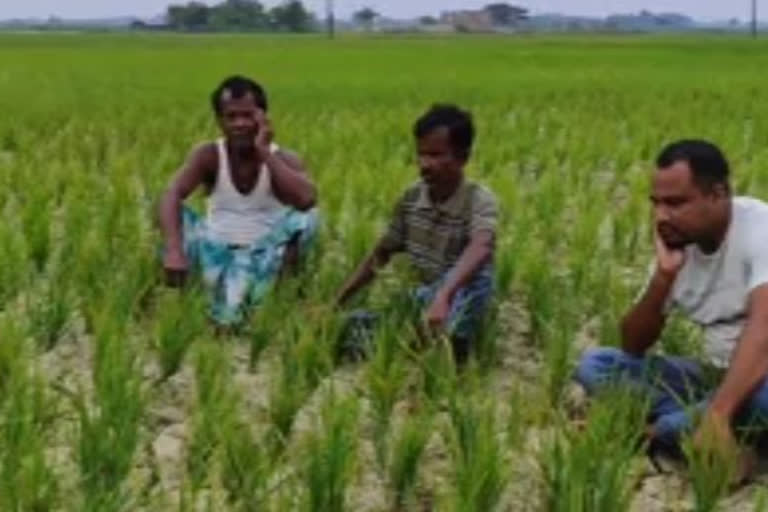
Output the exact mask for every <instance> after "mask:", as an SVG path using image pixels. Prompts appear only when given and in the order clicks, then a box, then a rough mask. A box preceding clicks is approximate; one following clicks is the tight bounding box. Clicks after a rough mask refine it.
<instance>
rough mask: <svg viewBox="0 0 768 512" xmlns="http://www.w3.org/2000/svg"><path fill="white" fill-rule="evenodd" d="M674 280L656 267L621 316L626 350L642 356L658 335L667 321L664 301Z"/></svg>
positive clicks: (622, 338) (622, 336) (623, 342)
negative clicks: (639, 294) (634, 302)
mask: <svg viewBox="0 0 768 512" xmlns="http://www.w3.org/2000/svg"><path fill="white" fill-rule="evenodd" d="M673 283H674V281H673V280H671V279H670V278H669V277H668V276H665V275H664V274H662V273H660V272H658V271H656V272H655V273H654V275H653V277H652V278H651V282H650V284H649V285H648V288H647V289H646V290H645V293H644V294H643V297H642V298H641V299H640V301H639V302H638V303H637V304H635V305H634V306H633V307H632V309H630V310H629V312H628V313H627V314H626V315H625V316H624V319H623V320H622V322H621V340H622V348H623V349H624V351H625V352H627V353H629V354H633V355H636V356H642V355H643V354H644V353H645V351H646V350H648V349H649V348H650V347H651V346H653V344H654V343H656V341H657V340H658V339H659V336H660V335H661V331H662V330H663V329H664V324H665V323H666V321H667V317H666V315H665V313H664V304H665V302H666V300H667V297H668V296H669V293H670V291H671V289H672V285H673Z"/></svg>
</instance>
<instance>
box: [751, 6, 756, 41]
mask: <svg viewBox="0 0 768 512" xmlns="http://www.w3.org/2000/svg"><path fill="white" fill-rule="evenodd" d="M752 38H757V0H752Z"/></svg>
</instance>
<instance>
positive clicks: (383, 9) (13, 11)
mask: <svg viewBox="0 0 768 512" xmlns="http://www.w3.org/2000/svg"><path fill="white" fill-rule="evenodd" d="M203 1H205V3H208V4H215V3H218V2H217V0H203ZM262 1H263V3H265V4H267V5H274V4H275V3H277V1H276V0H266V1H264V0H262ZM185 2H186V0H183V1H181V0H175V1H168V0H131V1H130V2H125V1H118V0H0V19H8V18H23V17H47V16H49V15H55V16H60V17H64V18H84V17H85V18H97V17H109V16H122V15H138V16H153V15H156V14H160V13H162V12H165V7H166V6H167V5H168V4H169V3H185ZM489 2H490V0H336V10H337V12H338V13H339V15H341V16H342V17H347V16H348V15H349V14H350V13H351V12H353V11H355V10H356V9H359V8H360V7H363V6H370V7H373V8H374V9H376V10H377V11H378V12H380V13H381V14H384V15H386V16H390V17H396V18H400V17H403V18H404V17H415V16H420V15H422V14H437V13H439V12H440V11H443V10H453V9H462V8H465V9H466V8H476V7H482V6H483V5H485V4H487V3H489ZM304 3H305V5H307V6H308V7H309V8H310V9H312V10H314V11H315V12H317V13H322V12H324V5H325V2H324V0H304ZM509 3H513V4H517V5H522V6H524V7H527V8H529V9H530V10H531V11H532V12H534V13H544V12H562V13H565V14H585V15H605V14H609V13H616V12H636V11H639V10H640V9H649V10H651V11H664V12H670V11H675V12H682V13H685V14H688V15H690V16H693V17H695V18H697V19H701V20H721V19H727V18H731V17H738V18H742V19H747V18H748V16H749V5H750V0H735V1H729V0H666V1H665V0H528V1H520V2H515V1H510V2H509ZM766 8H767V9H768V4H767V5H766Z"/></svg>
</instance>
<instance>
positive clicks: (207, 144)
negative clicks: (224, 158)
mask: <svg viewBox="0 0 768 512" xmlns="http://www.w3.org/2000/svg"><path fill="white" fill-rule="evenodd" d="M190 156H191V158H192V159H193V160H194V161H196V162H198V163H200V164H202V165H204V166H206V167H211V166H213V167H214V168H215V167H218V163H219V149H218V142H217V141H215V140H214V141H204V142H201V143H199V144H197V145H196V146H194V147H193V148H192V151H190Z"/></svg>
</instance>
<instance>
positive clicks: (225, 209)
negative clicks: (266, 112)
mask: <svg viewBox="0 0 768 512" xmlns="http://www.w3.org/2000/svg"><path fill="white" fill-rule="evenodd" d="M216 146H217V148H218V153H219V169H218V172H217V176H216V185H215V186H214V187H213V190H212V191H211V194H210V196H208V217H207V229H208V234H209V235H210V236H211V238H213V239H214V240H219V241H222V242H225V243H228V244H237V245H251V244H254V243H256V242H258V241H259V240H260V239H261V238H262V237H263V236H264V235H266V234H267V233H269V231H270V230H272V228H273V227H274V225H275V223H276V222H277V221H278V220H279V218H280V216H281V214H283V213H284V212H285V209H286V206H285V205H284V204H283V203H281V202H280V201H279V200H278V199H277V198H276V197H275V195H274V194H273V192H272V180H271V179H270V176H269V172H270V171H269V169H268V168H267V165H266V164H263V165H262V167H261V169H260V171H259V177H258V180H257V182H256V185H255V186H254V187H253V189H252V190H251V191H250V192H249V193H248V194H242V193H240V191H238V190H237V188H235V185H234V182H233V181H232V172H231V167H230V165H229V157H228V156H227V147H226V143H225V141H224V139H219V140H218V141H217V142H216ZM271 150H272V151H275V150H277V146H276V145H275V144H273V145H272V148H271Z"/></svg>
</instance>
